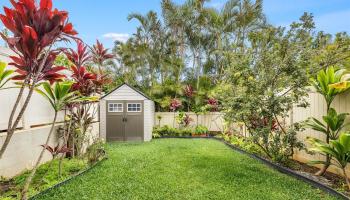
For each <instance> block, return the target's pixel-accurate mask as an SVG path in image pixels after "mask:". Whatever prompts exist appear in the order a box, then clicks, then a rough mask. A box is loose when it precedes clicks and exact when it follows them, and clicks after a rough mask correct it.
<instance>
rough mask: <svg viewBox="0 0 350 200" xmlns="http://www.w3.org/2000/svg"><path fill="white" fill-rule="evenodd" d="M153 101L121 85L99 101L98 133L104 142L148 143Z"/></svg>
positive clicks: (128, 86) (132, 88) (151, 123)
mask: <svg viewBox="0 0 350 200" xmlns="http://www.w3.org/2000/svg"><path fill="white" fill-rule="evenodd" d="M154 109H155V107H154V102H153V101H152V100H151V99H150V98H149V97H147V95H145V94H143V93H142V92H140V91H139V90H137V89H136V88H134V87H132V86H130V85H128V84H126V83H124V84H122V85H121V86H119V87H117V88H115V89H114V90H112V91H111V92H110V93H108V94H106V95H104V96H103V97H102V98H101V101H100V134H101V137H102V138H104V139H105V140H106V141H132V140H136V141H150V140H151V139H152V129H153V125H154V112H155V111H154Z"/></svg>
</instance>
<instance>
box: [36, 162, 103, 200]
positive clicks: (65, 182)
mask: <svg viewBox="0 0 350 200" xmlns="http://www.w3.org/2000/svg"><path fill="white" fill-rule="evenodd" d="M107 159H108V158H107V157H104V158H103V159H101V160H100V161H98V162H97V163H95V164H93V165H92V166H90V167H89V168H87V169H85V170H83V171H81V172H79V173H77V174H75V175H73V176H71V177H69V178H67V179H65V180H64V181H62V182H59V183H57V184H55V185H53V186H51V187H49V188H47V189H45V190H43V191H41V192H39V193H37V194H35V195H34V196H32V197H30V198H29V200H35V199H37V198H38V197H40V196H42V195H44V194H46V193H48V192H50V191H51V190H53V189H55V188H58V187H60V186H62V185H65V184H67V183H68V182H70V181H71V180H73V179H75V178H77V177H79V176H81V175H84V174H86V173H87V172H89V171H90V170H92V169H93V168H95V167H96V166H98V165H100V164H101V163H102V162H103V161H105V160H107Z"/></svg>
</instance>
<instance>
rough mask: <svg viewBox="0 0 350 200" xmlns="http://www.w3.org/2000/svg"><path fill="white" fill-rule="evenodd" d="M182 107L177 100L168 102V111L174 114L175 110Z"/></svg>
mask: <svg viewBox="0 0 350 200" xmlns="http://www.w3.org/2000/svg"><path fill="white" fill-rule="evenodd" d="M181 106H182V103H181V101H180V100H179V99H176V98H174V99H172V100H171V102H170V107H169V108H170V110H171V111H173V112H175V111H176V110H177V109H179V108H180V107H181Z"/></svg>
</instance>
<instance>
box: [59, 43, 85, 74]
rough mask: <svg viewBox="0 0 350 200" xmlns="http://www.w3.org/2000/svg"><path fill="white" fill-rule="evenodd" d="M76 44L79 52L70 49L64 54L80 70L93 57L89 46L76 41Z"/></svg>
mask: <svg viewBox="0 0 350 200" xmlns="http://www.w3.org/2000/svg"><path fill="white" fill-rule="evenodd" d="M76 43H77V50H74V49H72V48H69V49H66V50H64V51H63V52H64V54H65V55H66V56H67V58H68V60H70V61H71V62H72V63H73V64H74V65H75V66H76V67H77V68H80V67H82V66H84V65H85V64H86V63H87V62H88V61H90V60H91V55H90V52H89V51H88V48H87V45H85V44H84V43H83V42H82V41H80V40H76Z"/></svg>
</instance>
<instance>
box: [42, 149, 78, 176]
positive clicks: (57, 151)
mask: <svg viewBox="0 0 350 200" xmlns="http://www.w3.org/2000/svg"><path fill="white" fill-rule="evenodd" d="M40 146H42V147H43V148H44V149H45V150H47V151H48V152H50V153H51V155H52V160H54V159H55V158H56V157H57V156H58V155H60V154H65V153H69V152H71V150H70V149H69V148H68V147H67V146H66V145H64V146H62V147H60V145H59V144H57V146H56V147H51V146H50V145H47V144H43V145H40ZM52 163H53V162H52V161H51V162H50V163H49V166H48V168H47V171H46V172H45V174H44V175H43V176H42V179H44V177H45V176H46V174H47V172H49V170H50V169H51V165H52ZM60 167H61V166H60ZM60 175H61V169H60V168H59V176H60Z"/></svg>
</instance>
